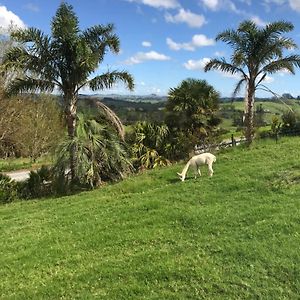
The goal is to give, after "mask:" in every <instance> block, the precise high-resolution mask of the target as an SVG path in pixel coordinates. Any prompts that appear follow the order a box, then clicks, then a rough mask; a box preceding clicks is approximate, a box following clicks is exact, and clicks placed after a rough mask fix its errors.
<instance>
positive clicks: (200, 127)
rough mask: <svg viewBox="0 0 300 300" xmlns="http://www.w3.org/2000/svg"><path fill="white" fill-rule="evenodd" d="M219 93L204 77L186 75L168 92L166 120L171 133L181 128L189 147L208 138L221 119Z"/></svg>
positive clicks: (177, 132)
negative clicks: (217, 112) (202, 78)
mask: <svg viewBox="0 0 300 300" xmlns="http://www.w3.org/2000/svg"><path fill="white" fill-rule="evenodd" d="M218 108H219V93H218V92H217V91H216V90H215V89H214V88H213V87H212V86H211V85H209V84H208V83H207V82H206V81H205V80H197V79H192V78H188V79H186V80H183V81H182V82H181V83H180V84H179V86H178V87H176V88H171V89H170V91H169V93H168V101H167V104H166V110H167V112H168V114H167V116H166V123H167V125H168V126H169V128H170V130H172V132H173V135H174V136H177V137H178V136H179V132H183V133H184V136H186V137H188V139H187V140H189V141H190V142H189V143H188V146H189V148H191V147H192V148H193V147H194V145H195V144H199V143H200V141H202V142H203V141H204V140H207V139H209V138H210V137H211V136H212V133H213V131H214V129H215V128H216V126H218V125H219V124H220V119H219V118H218V117H217V116H216V114H215V113H216V111H217V110H218Z"/></svg>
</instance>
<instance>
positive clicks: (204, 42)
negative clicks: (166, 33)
mask: <svg viewBox="0 0 300 300" xmlns="http://www.w3.org/2000/svg"><path fill="white" fill-rule="evenodd" d="M166 42H167V45H168V46H169V48H170V49H171V50H175V51H178V50H181V49H183V50H188V51H194V50H196V48H200V47H205V46H212V45H214V44H215V40H214V39H209V38H207V37H206V36H205V35H204V34H195V35H194V36H193V37H192V41H191V42H188V43H176V42H174V41H173V40H172V39H171V38H169V37H168V38H167V39H166Z"/></svg>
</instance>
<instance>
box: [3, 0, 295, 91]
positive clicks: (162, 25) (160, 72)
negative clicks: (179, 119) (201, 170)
mask: <svg viewBox="0 0 300 300" xmlns="http://www.w3.org/2000/svg"><path fill="white" fill-rule="evenodd" d="M60 3H61V1H60V0H0V27H2V28H6V27H7V26H8V25H9V24H10V23H11V22H13V23H14V24H16V25H17V26H19V27H23V28H25V27H35V28H39V29H41V30H42V31H43V32H45V33H46V34H50V33H51V20H52V18H53V16H54V15H55V12H56V10H57V8H58V6H59V5H60ZM67 3H68V4H71V5H72V6H73V8H74V11H75V13H76V14H77V16H78V18H79V22H80V28H81V29H86V28H88V27H90V26H93V25H97V24H103V25H105V24H107V23H113V24H114V25H115V33H116V34H117V35H118V37H119V38H120V44H121V50H120V53H119V54H117V55H115V54H111V53H107V55H106V57H105V59H104V62H103V63H102V65H101V66H100V67H99V69H98V70H96V72H95V74H94V75H97V74H101V73H103V72H106V71H108V70H119V71H121V70H126V71H128V72H129V73H131V74H132V75H133V77H134V80H135V90H134V92H129V91H128V90H126V89H125V87H124V86H123V85H122V84H118V85H116V86H114V87H113V88H112V89H111V90H109V91H100V92H99V93H118V94H135V95H148V94H157V95H167V94H168V91H169V90H170V88H175V87H177V86H178V85H179V84H180V83H181V81H182V80H184V79H187V78H195V79H205V80H206V81H207V82H208V83H209V84H211V85H212V86H213V87H214V88H215V89H216V90H217V91H218V92H220V95H221V96H222V97H230V96H231V95H232V92H233V89H234V86H235V84H236V83H237V81H238V79H237V78H236V77H234V76H232V75H229V74H224V73H221V72H218V71H210V72H206V73H205V72H204V71H203V66H204V65H205V63H206V62H207V61H209V59H211V58H216V57H225V58H226V59H229V58H230V55H231V54H232V49H231V48H230V47H229V46H228V45H226V44H225V43H223V42H219V41H218V42H216V41H215V37H216V36H217V34H218V33H220V32H222V31H224V30H226V29H236V28H237V27H238V25H239V24H240V22H242V21H244V20H249V19H251V20H253V21H254V22H255V23H256V24H257V25H258V26H265V25H266V24H268V23H270V22H274V21H279V20H284V21H290V22H292V23H293V24H294V26H295V28H294V30H293V31H292V32H291V33H289V34H286V36H288V37H291V38H293V39H294V41H295V42H296V44H298V45H299V47H300V0H69V1H67ZM290 53H298V54H300V49H294V50H290V51H289V53H288V52H287V53H285V54H290ZM265 85H266V86H267V87H268V88H269V89H271V90H272V91H273V92H275V93H277V94H279V95H281V94H283V93H290V94H292V95H293V96H295V97H296V96H298V95H300V69H298V70H296V75H292V74H288V73H287V72H281V73H278V74H275V75H274V74H272V75H271V76H268V77H267V78H266V80H265ZM81 92H82V93H90V91H88V90H83V91H81ZM243 93H244V92H241V95H240V96H243ZM257 96H259V97H268V96H272V95H271V94H268V93H265V92H262V91H258V92H257Z"/></svg>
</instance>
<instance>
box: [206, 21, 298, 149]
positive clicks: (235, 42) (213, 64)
mask: <svg viewBox="0 0 300 300" xmlns="http://www.w3.org/2000/svg"><path fill="white" fill-rule="evenodd" d="M293 28H294V26H293V24H291V23H290V22H285V21H279V22H273V23H270V24H268V25H266V26H265V27H263V28H258V26H257V25H256V24H255V23H254V22H252V21H244V22H242V23H241V24H240V25H239V27H238V29H237V30H233V29H229V30H225V31H224V32H222V33H220V34H218V35H217V37H216V40H217V41H218V40H220V41H223V42H225V43H227V44H228V45H229V46H231V47H232V49H233V54H232V56H231V59H230V62H228V61H226V59H225V58H221V59H211V60H210V61H209V62H208V63H207V64H206V66H205V71H210V70H212V69H216V70H221V71H223V72H228V73H231V74H239V75H241V79H240V80H239V81H238V83H237V85H236V87H235V90H234V92H233V95H234V96H235V95H236V94H237V93H238V92H239V90H240V88H241V86H242V85H243V84H245V85H246V96H245V125H246V133H245V136H246V139H247V142H248V144H250V143H251V142H252V139H253V135H254V129H253V128H254V126H253V107H254V100H255V91H256V90H257V89H258V88H259V87H263V85H262V82H263V81H264V80H265V79H266V76H267V75H268V74H273V73H276V72H278V71H282V70H287V71H289V72H290V73H292V74H294V73H295V69H294V68H295V67H299V66H300V56H299V55H295V54H291V55H287V56H284V53H283V52H284V50H287V49H294V48H296V47H297V45H296V44H295V42H294V41H293V40H292V39H291V38H288V37H285V36H283V35H282V34H283V33H287V32H290V31H292V30H293Z"/></svg>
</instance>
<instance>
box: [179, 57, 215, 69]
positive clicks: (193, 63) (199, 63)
mask: <svg viewBox="0 0 300 300" xmlns="http://www.w3.org/2000/svg"><path fill="white" fill-rule="evenodd" d="M209 61H210V58H207V57H204V58H202V59H199V60H193V59H189V60H188V61H187V62H186V63H184V64H183V66H184V67H185V68H186V69H188V70H193V71H196V70H197V71H203V70H204V67H205V65H206V64H207V63H208V62H209Z"/></svg>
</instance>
